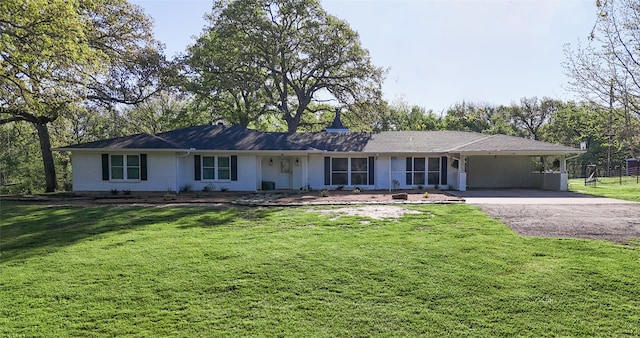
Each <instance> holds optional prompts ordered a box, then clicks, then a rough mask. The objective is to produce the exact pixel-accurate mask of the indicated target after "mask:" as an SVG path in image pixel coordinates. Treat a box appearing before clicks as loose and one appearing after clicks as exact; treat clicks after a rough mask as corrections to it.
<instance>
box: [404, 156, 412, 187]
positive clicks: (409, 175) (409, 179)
mask: <svg viewBox="0 0 640 338" xmlns="http://www.w3.org/2000/svg"><path fill="white" fill-rule="evenodd" d="M405 179H406V184H407V185H412V184H413V157H407V175H406V177H405Z"/></svg>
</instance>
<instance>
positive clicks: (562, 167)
mask: <svg viewBox="0 0 640 338" xmlns="http://www.w3.org/2000/svg"><path fill="white" fill-rule="evenodd" d="M560 172H561V173H566V172H567V157H566V156H564V155H562V156H560Z"/></svg>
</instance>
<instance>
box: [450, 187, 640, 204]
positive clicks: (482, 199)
mask: <svg viewBox="0 0 640 338" xmlns="http://www.w3.org/2000/svg"><path fill="white" fill-rule="evenodd" d="M452 193H453V195H456V196H458V197H461V198H464V200H465V201H466V202H467V203H469V204H572V205H573V204H575V205H581V204H638V203H636V202H629V201H624V200H617V199H613V198H606V197H598V196H592V195H584V194H578V193H575V192H570V191H545V190H534V189H504V190H499V189H498V190H469V191H453V192H452Z"/></svg>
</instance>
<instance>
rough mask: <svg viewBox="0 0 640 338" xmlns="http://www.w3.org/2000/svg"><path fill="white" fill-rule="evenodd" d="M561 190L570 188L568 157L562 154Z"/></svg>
mask: <svg viewBox="0 0 640 338" xmlns="http://www.w3.org/2000/svg"><path fill="white" fill-rule="evenodd" d="M558 188H559V190H560V191H568V190H569V173H568V172H567V157H566V156H565V155H562V156H561V157H560V187H558Z"/></svg>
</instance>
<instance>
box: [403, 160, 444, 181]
mask: <svg viewBox="0 0 640 338" xmlns="http://www.w3.org/2000/svg"><path fill="white" fill-rule="evenodd" d="M406 168H407V169H406V178H407V182H406V183H407V185H424V184H429V185H436V184H439V183H440V158H438V157H407V167H406Z"/></svg>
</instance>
